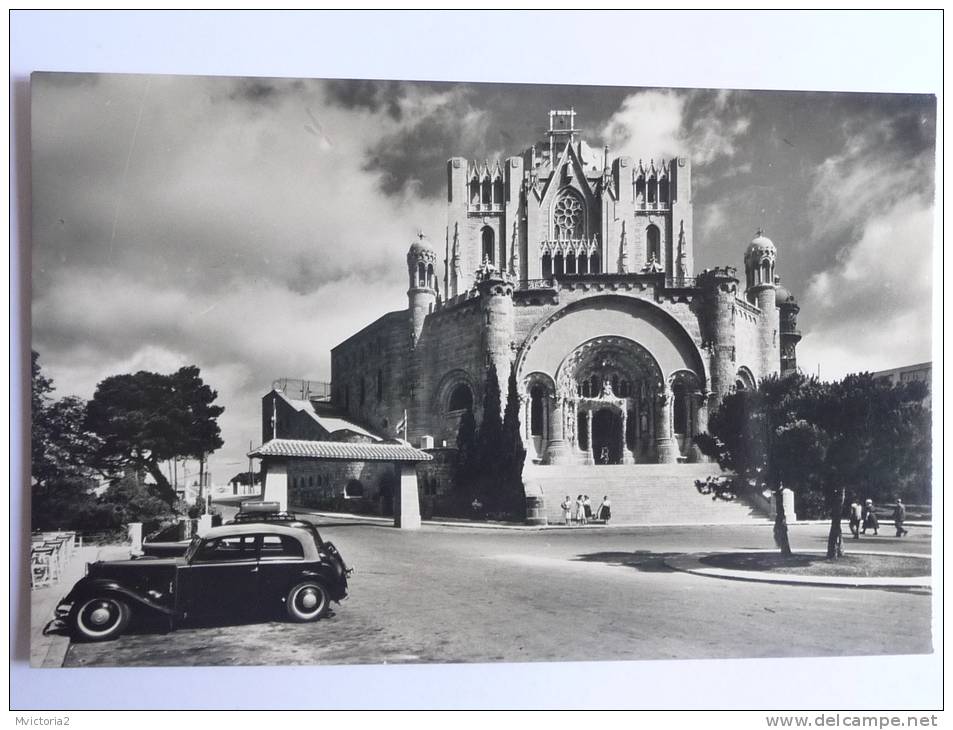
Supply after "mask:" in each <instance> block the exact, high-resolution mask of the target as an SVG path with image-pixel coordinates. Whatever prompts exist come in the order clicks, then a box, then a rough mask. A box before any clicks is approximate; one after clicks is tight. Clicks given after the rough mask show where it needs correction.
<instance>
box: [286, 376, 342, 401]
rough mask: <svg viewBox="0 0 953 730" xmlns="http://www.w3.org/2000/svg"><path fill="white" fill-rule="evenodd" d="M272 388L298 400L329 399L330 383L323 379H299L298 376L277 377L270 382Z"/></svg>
mask: <svg viewBox="0 0 953 730" xmlns="http://www.w3.org/2000/svg"><path fill="white" fill-rule="evenodd" d="M271 387H272V388H273V389H274V390H280V391H281V392H282V393H284V394H285V395H287V396H288V397H289V398H296V399H300V400H320V401H329V400H331V383H328V382H326V381H323V380H301V379H300V378H279V379H278V380H275V381H273V382H272V384H271Z"/></svg>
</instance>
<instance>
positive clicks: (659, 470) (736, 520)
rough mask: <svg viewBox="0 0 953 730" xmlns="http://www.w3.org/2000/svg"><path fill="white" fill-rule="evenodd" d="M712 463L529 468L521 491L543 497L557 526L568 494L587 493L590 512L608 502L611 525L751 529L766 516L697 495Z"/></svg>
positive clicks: (739, 504)
mask: <svg viewBox="0 0 953 730" xmlns="http://www.w3.org/2000/svg"><path fill="white" fill-rule="evenodd" d="M719 473H720V471H719V469H718V466H717V465H714V464H631V465H613V466H576V465H572V466H536V465H534V466H531V467H527V468H526V469H524V472H523V482H524V484H526V485H527V487H530V488H531V485H535V486H538V487H539V489H541V490H542V493H543V513H544V514H545V516H546V518H547V519H548V521H549V524H562V523H563V516H562V511H561V510H560V508H559V505H560V504H561V503H562V501H563V498H564V497H565V496H566V495H567V494H568V495H570V497H571V498H572V500H573V501H575V498H576V495H578V494H588V495H589V498H590V500H591V501H592V509H593V511H594V512H595V511H596V510H597V509H598V507H599V504H600V503H601V502H602V498H603V496H605V495H608V497H609V499H610V500H611V503H612V522H613V523H615V524H640V525H653V524H658V525H676V524H686V525H693V524H752V523H757V522H763V521H764V520H765V519H766V516H765V515H764V514H763V513H762V512H760V511H758V510H756V509H754V508H752V507H751V506H750V505H748V504H746V503H745V502H743V501H740V500H739V501H735V502H726V501H724V500H713V499H712V498H711V496H706V495H703V494H699V492H698V490H697V489H696V488H695V480H696V479H705V478H706V477H709V476H717V475H718V474H719Z"/></svg>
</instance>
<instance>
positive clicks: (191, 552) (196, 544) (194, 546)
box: [185, 535, 202, 563]
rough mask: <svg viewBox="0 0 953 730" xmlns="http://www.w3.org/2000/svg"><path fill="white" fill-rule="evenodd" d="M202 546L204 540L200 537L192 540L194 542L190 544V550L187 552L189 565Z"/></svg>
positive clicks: (186, 558)
mask: <svg viewBox="0 0 953 730" xmlns="http://www.w3.org/2000/svg"><path fill="white" fill-rule="evenodd" d="M201 544H202V538H201V537H200V536H198V535H196V536H195V537H193V538H192V542H190V543H189V547H188V549H187V550H186V551H185V560H186V562H188V563H191V562H192V558H193V557H195V553H196V552H197V551H198V549H199V545H201Z"/></svg>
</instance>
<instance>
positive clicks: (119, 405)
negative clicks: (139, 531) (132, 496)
mask: <svg viewBox="0 0 953 730" xmlns="http://www.w3.org/2000/svg"><path fill="white" fill-rule="evenodd" d="M216 397H217V393H216V392H215V391H214V390H212V389H211V388H210V387H209V386H208V385H206V384H205V383H204V382H203V381H202V378H201V377H200V375H199V369H198V368H197V367H195V366H194V365H190V366H186V367H183V368H181V369H180V370H178V371H177V372H175V373H172V374H171V375H161V374H159V373H150V372H146V371H140V372H138V373H135V374H130V375H114V376H112V377H109V378H106V379H105V380H103V381H102V382H101V383H100V384H99V385H98V386H97V387H96V392H95V394H94V395H93V399H92V400H91V401H90V402H89V404H88V407H87V413H86V427H87V428H88V429H89V430H90V431H92V432H93V433H95V434H96V435H97V436H98V437H99V438H100V439H101V443H100V445H99V448H97V450H96V452H95V454H94V463H95V465H96V467H97V468H98V469H100V470H101V471H102V472H103V473H104V474H108V475H111V476H113V477H116V476H118V475H120V474H123V473H124V472H125V471H126V470H129V469H132V470H133V471H135V472H136V473H140V472H146V473H147V474H148V475H149V476H150V477H152V479H153V481H154V482H155V487H154V488H155V491H156V494H157V495H158V496H159V497H160V498H162V499H163V500H165V502H166V503H167V504H168V505H170V506H171V505H173V504H174V503H175V500H176V494H175V490H174V489H173V487H172V486H171V485H170V484H169V481H168V479H167V478H166V476H165V474H163V473H162V468H161V465H162V462H164V461H166V460H168V459H172V458H176V457H179V458H182V457H185V458H203V456H204V455H205V454H208V453H210V452H212V451H215V450H216V449H218V448H219V447H220V446H221V445H222V439H221V436H220V431H219V426H218V423H217V421H216V419H217V418H218V416H220V415H221V414H222V412H223V411H224V410H225V409H224V408H222V407H221V406H217V405H214V401H215V398H216Z"/></svg>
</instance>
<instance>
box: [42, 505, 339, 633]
mask: <svg viewBox="0 0 953 730" xmlns="http://www.w3.org/2000/svg"><path fill="white" fill-rule="evenodd" d="M305 524H306V525H307V523H305ZM309 528H310V529H309ZM349 573H350V571H349V570H348V568H347V566H346V565H345V563H344V560H343V559H342V557H341V555H340V553H339V552H338V551H337V549H336V548H335V547H334V545H333V544H331V543H330V542H325V541H323V540H321V539H320V536H319V535H318V532H317V530H316V529H314V527H313V526H312V525H308V526H307V527H304V526H294V525H287V524H265V523H260V522H255V523H248V524H234V525H228V526H222V527H216V528H212V529H211V530H209V531H208V533H206V534H205V535H204V536H201V537H199V536H196V537H194V538H193V539H192V540H191V542H190V543H189V545H188V549H187V550H186V551H185V554H184V555H181V556H175V557H167V558H153V559H150V560H115V561H99V562H96V563H90V564H88V566H87V573H86V576H85V577H84V578H81V579H80V580H79V581H78V582H77V583H76V585H74V586H73V589H72V590H71V591H70V592H69V594H68V595H67V596H66V597H65V598H63V600H62V601H61V602H60V604H59V606H58V607H57V610H56V613H57V618H58V620H60V621H63V622H65V623H66V624H67V625H68V627H69V628H70V630H71V631H72V633H73V635H74V637H76V638H77V639H80V640H85V641H104V640H107V639H114V638H116V637H117V636H119V635H120V634H122V632H123V631H124V630H125V629H126V627H127V626H128V625H129V622H130V620H131V619H132V618H133V617H134V616H137V615H139V614H142V615H149V616H158V617H165V618H167V619H168V621H169V624H170V627H171V628H173V629H174V628H175V626H177V625H178V624H180V623H181V622H183V621H189V620H191V619H198V618H203V619H205V618H215V617H220V618H224V619H229V620H234V619H254V618H261V617H268V616H273V615H275V614H277V613H279V612H280V611H281V610H282V609H283V611H284V613H285V615H286V616H287V617H288V618H289V619H291V620H292V621H316V620H318V619H320V618H321V617H323V616H325V615H326V614H327V612H328V609H329V607H330V603H331V602H332V601H335V602H338V603H339V602H340V601H342V600H343V599H344V598H346V597H347V594H348V584H347V577H348V574H349Z"/></svg>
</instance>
